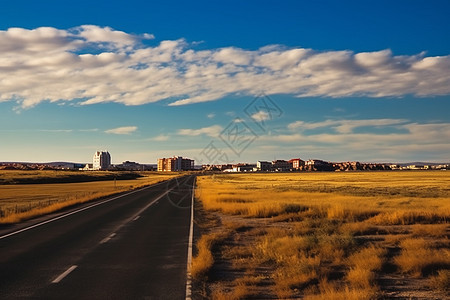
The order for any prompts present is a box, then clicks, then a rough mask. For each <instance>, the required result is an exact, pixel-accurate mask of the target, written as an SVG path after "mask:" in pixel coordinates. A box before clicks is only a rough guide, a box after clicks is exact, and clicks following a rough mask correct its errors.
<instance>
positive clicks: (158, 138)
mask: <svg viewBox="0 0 450 300" xmlns="http://www.w3.org/2000/svg"><path fill="white" fill-rule="evenodd" d="M150 140H152V141H156V142H165V141H168V140H169V136H168V135H164V134H160V135H158V136H155V137H153V138H151V139H150Z"/></svg>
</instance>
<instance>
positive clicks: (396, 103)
mask: <svg viewBox="0 0 450 300" xmlns="http://www.w3.org/2000/svg"><path fill="white" fill-rule="evenodd" d="M449 13H450V2H449V1H414V0H413V1H411V0H409V1H376V2H375V1H372V2H368V1H277V2H275V1H227V2H226V4H223V3H220V2H216V1H195V2H194V3H189V2H186V1H170V2H159V1H158V2H156V3H152V2H149V1H134V0H132V1H126V2H124V1H95V2H93V1H84V0H83V1H76V2H67V1H53V0H48V1H45V0H44V1H20V0H18V1H8V2H6V3H2V10H1V11H0V161H34V162H47V161H60V160H62V161H75V162H89V161H90V160H91V157H92V155H93V153H94V152H95V151H96V150H102V149H107V150H109V151H110V153H111V155H112V160H113V162H114V163H120V162H122V161H124V160H132V161H138V162H141V163H155V162H156V159H157V158H158V157H163V156H172V155H182V156H187V157H190V158H194V159H196V161H197V163H200V162H202V163H225V162H242V161H247V162H255V161H256V160H273V159H289V158H294V157H300V158H303V159H309V158H320V159H325V160H330V161H347V160H359V161H378V162H394V161H398V162H406V161H418V160H421V161H436V162H448V161H450V142H449V141H450V117H449V114H448V111H449V110H450V38H449V37H450V19H449V18H448V15H449Z"/></svg>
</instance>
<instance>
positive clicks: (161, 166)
mask: <svg viewBox="0 0 450 300" xmlns="http://www.w3.org/2000/svg"><path fill="white" fill-rule="evenodd" d="M191 170H194V160H193V159H189V158H183V157H181V156H174V157H169V158H159V159H158V172H175V171H191Z"/></svg>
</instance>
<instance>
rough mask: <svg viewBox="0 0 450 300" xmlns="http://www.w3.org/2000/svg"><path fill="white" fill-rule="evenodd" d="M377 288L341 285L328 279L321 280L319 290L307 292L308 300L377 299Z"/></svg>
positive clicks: (306, 297)
mask: <svg viewBox="0 0 450 300" xmlns="http://www.w3.org/2000/svg"><path fill="white" fill-rule="evenodd" d="M377 292H378V290H377V289H376V288H371V287H369V288H351V287H348V286H346V285H344V286H340V285H338V284H336V283H331V282H329V281H327V280H326V279H323V280H321V281H320V283H319V286H318V292H315V293H314V292H312V293H311V292H310V293H307V294H306V296H305V297H304V299H307V300H372V299H377Z"/></svg>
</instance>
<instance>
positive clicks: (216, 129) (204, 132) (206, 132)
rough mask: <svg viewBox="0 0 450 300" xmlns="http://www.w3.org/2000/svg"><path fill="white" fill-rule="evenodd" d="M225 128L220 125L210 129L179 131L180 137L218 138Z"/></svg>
mask: <svg viewBox="0 0 450 300" xmlns="http://www.w3.org/2000/svg"><path fill="white" fill-rule="evenodd" d="M222 130H223V128H222V126H220V125H213V126H209V127H203V128H199V129H190V128H186V129H180V130H178V134H179V135H187V136H199V135H207V136H210V137H218V136H219V134H220V133H221V132H222Z"/></svg>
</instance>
